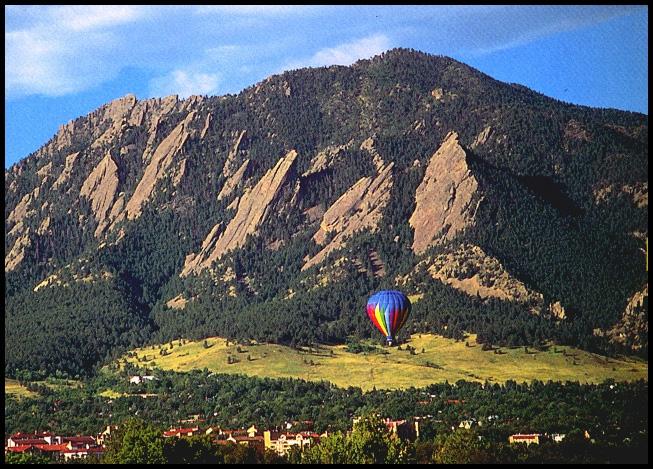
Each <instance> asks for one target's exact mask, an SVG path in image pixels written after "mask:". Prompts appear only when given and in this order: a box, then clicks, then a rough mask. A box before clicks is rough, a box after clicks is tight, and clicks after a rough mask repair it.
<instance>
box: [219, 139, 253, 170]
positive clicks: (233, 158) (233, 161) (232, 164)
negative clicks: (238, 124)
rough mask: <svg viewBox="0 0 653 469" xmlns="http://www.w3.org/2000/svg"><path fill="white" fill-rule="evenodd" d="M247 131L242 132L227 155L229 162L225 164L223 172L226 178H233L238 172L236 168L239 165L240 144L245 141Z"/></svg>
mask: <svg viewBox="0 0 653 469" xmlns="http://www.w3.org/2000/svg"><path fill="white" fill-rule="evenodd" d="M246 133H247V131H245V130H242V131H241V132H240V134H238V136H237V137H236V140H235V141H234V144H233V146H232V147H231V150H229V154H227V160H226V161H225V163H224V170H223V171H222V172H223V173H224V175H225V177H227V178H228V177H231V176H232V175H233V174H234V173H235V172H236V166H237V165H238V154H239V151H240V142H242V141H243V137H244V136H245V134H246Z"/></svg>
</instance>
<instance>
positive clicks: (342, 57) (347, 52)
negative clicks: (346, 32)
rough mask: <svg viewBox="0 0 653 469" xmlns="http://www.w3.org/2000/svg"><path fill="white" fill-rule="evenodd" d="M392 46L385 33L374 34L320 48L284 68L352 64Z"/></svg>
mask: <svg viewBox="0 0 653 469" xmlns="http://www.w3.org/2000/svg"><path fill="white" fill-rule="evenodd" d="M391 47H392V41H391V40H390V38H388V37H387V36H386V35H384V34H374V35H371V36H367V37H364V38H361V39H357V40H355V41H351V42H346V43H343V44H339V45H337V46H335V47H327V48H324V49H320V50H318V51H317V52H316V53H315V54H313V55H312V56H311V57H309V58H306V59H299V60H296V61H293V62H289V63H287V64H286V65H285V66H284V67H283V70H290V69H295V68H301V67H322V66H328V65H351V64H353V63H354V62H356V61H357V60H360V59H366V58H369V57H372V56H374V55H378V54H380V53H381V52H384V51H386V50H388V49H390V48H391Z"/></svg>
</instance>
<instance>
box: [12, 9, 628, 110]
mask: <svg viewBox="0 0 653 469" xmlns="http://www.w3.org/2000/svg"><path fill="white" fill-rule="evenodd" d="M630 8H631V10H629V9H628V7H616V6H615V7H573V6H565V7H546V6H543V7H535V6H531V7H515V6H512V7H491V6H457V7H446V6H419V7H416V6H412V7H411V6H402V7H399V6H396V7H384V6H373V7H365V6H325V5H310V6H301V5H234V6H227V5H210V6H156V7H153V6H133V5H121V6H17V5H16V6H9V7H6V8H5V17H6V19H5V96H6V97H7V98H9V99H12V98H15V97H21V96H27V95H33V94H41V95H46V96H61V95H66V94H73V93H77V92H81V91H85V90H88V89H92V88H94V87H98V86H99V85H101V84H103V83H106V82H107V81H109V80H112V79H114V78H116V77H117V76H118V74H119V73H120V71H121V70H123V69H125V68H127V67H134V68H137V69H138V70H139V71H141V72H142V73H143V75H146V76H147V77H148V78H149V77H151V76H157V77H158V78H156V79H154V80H152V81H151V82H150V89H152V90H154V89H159V90H169V91H171V90H173V89H175V90H176V91H174V92H176V93H179V94H185V93H187V92H191V93H197V92H205V93H208V92H217V91H219V90H218V89H217V88H218V85H219V86H220V87H222V88H224V89H225V90H226V89H228V90H229V91H230V92H234V91H237V89H238V88H239V87H244V86H247V85H249V84H251V83H253V82H254V81H255V80H259V79H262V78H264V77H265V76H266V75H269V74H270V73H274V72H280V71H283V70H288V69H296V68H300V67H307V66H311V67H318V66H327V65H335V64H338V65H350V64H352V63H354V62H355V61H357V60H359V59H364V58H369V57H371V56H374V55H377V54H379V53H381V52H384V51H385V50H387V49H390V48H391V47H395V46H404V47H413V48H416V49H420V50H424V51H426V52H432V53H438V54H446V55H456V56H460V55H463V56H465V55H466V56H473V55H482V54H488V53H491V52H493V51H496V50H501V49H506V48H511V47H516V46H519V45H522V44H525V43H528V42H531V41H535V40H538V39H540V38H542V37H544V36H547V35H551V34H555V33H558V32H561V31H567V30H572V29H574V28H581V27H584V26H586V25H590V24H595V23H597V22H600V21H604V20H606V19H610V18H612V17H615V16H618V15H622V14H625V13H627V12H628V11H632V7H630ZM148 78H145V80H147V79H148ZM191 89H193V90H197V91H190V90H191Z"/></svg>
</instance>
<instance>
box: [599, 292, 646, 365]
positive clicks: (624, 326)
mask: <svg viewBox="0 0 653 469" xmlns="http://www.w3.org/2000/svg"><path fill="white" fill-rule="evenodd" d="M606 335H607V336H608V337H609V338H610V341H611V342H615V343H617V344H620V345H622V346H625V347H627V348H629V349H630V350H632V351H633V352H638V351H640V350H641V349H642V348H643V347H648V283H647V284H646V285H644V288H642V289H641V290H640V291H638V292H636V293H635V294H634V295H633V296H632V297H631V298H630V301H628V305H626V309H625V311H624V313H623V316H622V317H621V320H620V321H619V322H618V323H617V324H615V325H614V326H613V327H612V329H610V330H609V331H607V333H606Z"/></svg>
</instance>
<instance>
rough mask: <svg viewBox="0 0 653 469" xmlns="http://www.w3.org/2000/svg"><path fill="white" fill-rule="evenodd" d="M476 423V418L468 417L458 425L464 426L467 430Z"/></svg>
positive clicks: (459, 426)
mask: <svg viewBox="0 0 653 469" xmlns="http://www.w3.org/2000/svg"><path fill="white" fill-rule="evenodd" d="M475 424H476V419H467V420H463V421H462V422H460V424H459V425H458V428H464V429H466V430H469V429H470V428H472V427H473V426H474V425H475Z"/></svg>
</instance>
